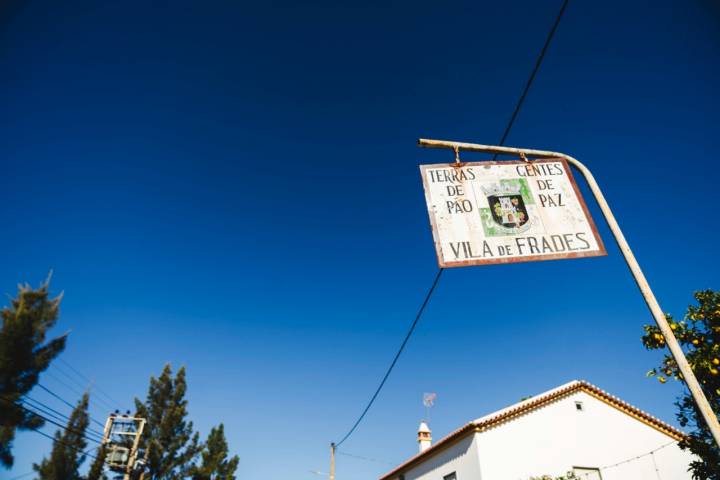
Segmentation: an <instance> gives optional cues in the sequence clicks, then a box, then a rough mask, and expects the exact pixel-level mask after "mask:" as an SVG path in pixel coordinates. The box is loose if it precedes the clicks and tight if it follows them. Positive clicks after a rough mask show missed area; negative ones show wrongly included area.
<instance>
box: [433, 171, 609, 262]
mask: <svg viewBox="0 0 720 480" xmlns="http://www.w3.org/2000/svg"><path fill="white" fill-rule="evenodd" d="M552 162H560V163H562V164H563V167H565V172H566V173H567V176H568V180H569V181H570V185H572V188H573V191H574V192H575V196H576V197H577V199H578V202H579V203H580V207H581V208H582V211H583V214H584V215H585V220H586V221H587V222H588V224H589V225H590V230H591V231H592V234H593V237H594V238H595V241H596V242H597V245H598V250H592V251H589V252H567V253H556V254H551V255H528V256H525V257H518V256H515V257H508V258H492V259H475V260H459V261H447V260H445V256H444V255H443V251H442V244H441V242H440V233H439V231H438V225H437V221H436V218H435V212H432V211H428V213H429V216H430V226H431V228H432V234H433V240H434V242H435V251H436V253H437V260H438V265H439V266H440V268H453V267H468V266H474V265H492V264H496V263H519V262H537V261H543V260H562V259H568V258H583V257H601V256H604V255H607V252H606V250H605V245H603V242H602V239H601V238H600V234H599V233H598V231H597V227H596V226H595V222H594V221H593V219H592V217H591V216H590V212H589V211H588V208H587V205H586V204H585V199H584V198H583V197H582V194H581V193H580V189H579V188H578V186H577V183H576V182H575V177H573V174H572V171H571V170H570V165H568V162H567V160H565V159H564V158H562V157H557V158H545V159H542V160H537V161H535V162H532V163H552ZM527 164H528V162H526V161H522V160H521V161H512V160H506V161H499V162H498V161H487V162H463V163H459V162H456V163H450V164H447V165H448V166H449V167H453V168H460V167H475V166H476V167H482V166H485V165H527ZM439 165H443V164H429V165H427V164H426V165H420V174H421V176H422V181H423V188H424V190H425V200H426V202H427V204H428V207H429V206H430V205H431V203H432V202H431V198H430V186H429V185H428V183H427V175H426V171H427V170H429V169H433V168H437V167H438V166H439Z"/></svg>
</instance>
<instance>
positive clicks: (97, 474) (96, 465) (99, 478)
mask: <svg viewBox="0 0 720 480" xmlns="http://www.w3.org/2000/svg"><path fill="white" fill-rule="evenodd" d="M106 456H107V451H106V450H105V446H104V445H101V446H100V448H98V449H97V453H96V454H95V460H94V461H93V463H92V465H90V470H88V474H87V476H86V477H85V479H86V480H106V479H107V477H106V476H105V475H104V473H103V468H104V466H105V457H106Z"/></svg>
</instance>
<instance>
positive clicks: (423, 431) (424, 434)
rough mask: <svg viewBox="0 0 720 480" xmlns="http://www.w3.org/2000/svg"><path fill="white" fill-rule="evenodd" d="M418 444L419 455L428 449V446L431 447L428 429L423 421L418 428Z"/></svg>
mask: <svg viewBox="0 0 720 480" xmlns="http://www.w3.org/2000/svg"><path fill="white" fill-rule="evenodd" d="M418 444H419V447H420V453H422V452H424V451H425V450H427V449H428V448H430V445H432V437H431V436H430V427H428V424H427V423H425V421H424V420H423V421H422V422H420V426H419V427H418Z"/></svg>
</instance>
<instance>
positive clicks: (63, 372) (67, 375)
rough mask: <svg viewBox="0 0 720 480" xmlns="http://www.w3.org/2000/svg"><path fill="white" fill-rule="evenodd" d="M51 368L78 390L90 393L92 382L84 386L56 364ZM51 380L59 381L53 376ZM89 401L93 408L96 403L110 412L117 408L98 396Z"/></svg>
mask: <svg viewBox="0 0 720 480" xmlns="http://www.w3.org/2000/svg"><path fill="white" fill-rule="evenodd" d="M53 367H54V370H57V372H58V373H61V374H62V375H63V376H64V377H65V378H67V379H69V380H70V381H71V382H72V383H73V384H74V385H77V386H78V387H79V388H81V389H83V390H84V391H90V390H91V388H92V387H91V384H92V382H90V381H88V383H87V384H84V383H83V382H81V381H80V380H78V379H76V378H75V377H73V376H72V375H70V374H69V373H68V372H67V371H65V370H64V369H62V368H60V365H59V364H57V363H56V364H53ZM49 374H50V373H49ZM53 378H55V380H58V381H60V379H59V378H58V377H56V376H54V375H53ZM63 385H65V386H66V387H67V388H70V386H69V385H67V384H65V383H63ZM91 401H92V402H93V403H94V404H95V406H98V402H101V403H102V404H103V405H104V408H109V409H110V411H112V410H115V408H117V407H113V406H112V405H111V404H110V403H108V402H107V401H106V400H105V399H104V398H102V397H100V396H97V395H93V397H92V398H91Z"/></svg>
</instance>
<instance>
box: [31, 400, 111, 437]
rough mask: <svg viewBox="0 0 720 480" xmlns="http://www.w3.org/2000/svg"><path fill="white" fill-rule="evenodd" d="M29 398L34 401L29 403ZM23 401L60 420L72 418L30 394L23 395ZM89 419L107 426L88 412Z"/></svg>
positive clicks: (89, 429)
mask: <svg viewBox="0 0 720 480" xmlns="http://www.w3.org/2000/svg"><path fill="white" fill-rule="evenodd" d="M28 400H29V401H30V402H32V403H28ZM22 401H23V403H25V404H26V405H28V406H30V407H32V408H36V409H38V410H40V411H42V412H44V413H46V414H47V415H51V416H53V417H55V418H57V419H58V420H60V421H61V422H66V421H68V420H69V419H70V417H68V416H67V415H65V414H64V413H62V412H58V411H57V410H55V409H54V408H52V407H50V406H49V405H46V404H44V403H42V402H41V401H39V400H35V399H34V398H31V397H30V396H29V395H23V397H22ZM88 419H90V420H91V421H93V422H95V423H98V424H99V425H100V426H101V427H103V429H104V428H105V426H104V425H103V424H101V423H99V422H98V421H96V420H95V419H93V418H92V417H90V415H89V414H88ZM87 430H88V431H89V432H92V433H94V434H95V435H99V436H100V437H101V438H102V437H103V435H104V434H103V433H101V432H99V431H97V430H93V429H92V428H90V427H88V428H87Z"/></svg>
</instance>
